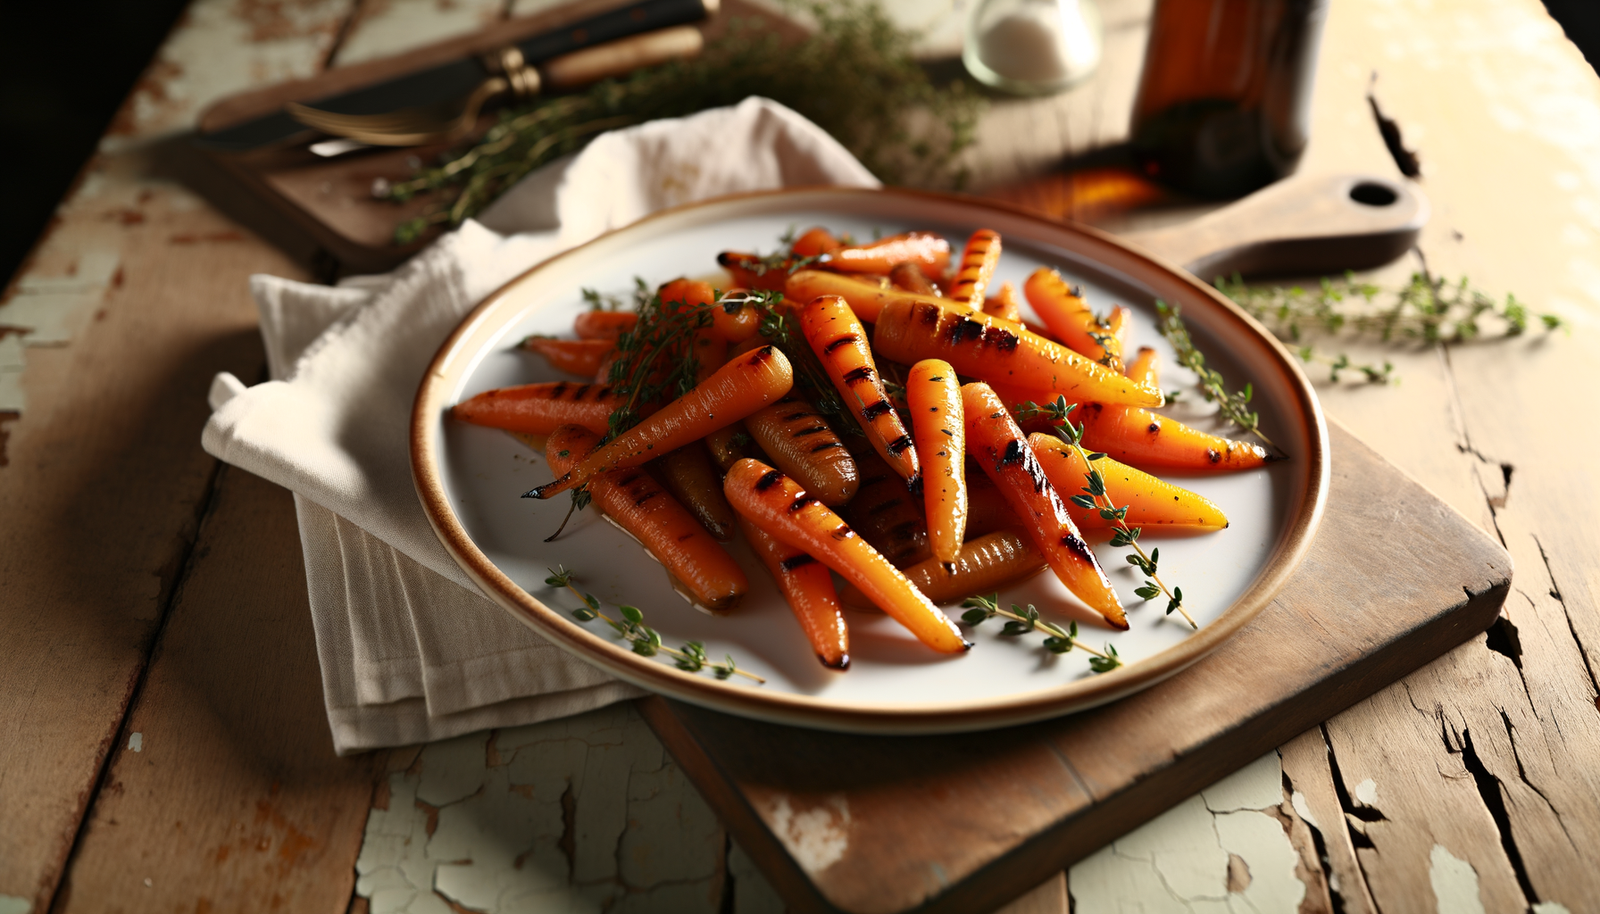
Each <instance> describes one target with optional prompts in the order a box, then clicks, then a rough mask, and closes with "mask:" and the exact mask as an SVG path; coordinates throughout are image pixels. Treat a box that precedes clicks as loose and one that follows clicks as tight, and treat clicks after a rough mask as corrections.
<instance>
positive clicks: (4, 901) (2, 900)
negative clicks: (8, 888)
mask: <svg viewBox="0 0 1600 914" xmlns="http://www.w3.org/2000/svg"><path fill="white" fill-rule="evenodd" d="M32 910H33V902H31V901H29V900H28V899H26V898H20V897H18V896H16V895H0V914H29V912H31V911H32Z"/></svg>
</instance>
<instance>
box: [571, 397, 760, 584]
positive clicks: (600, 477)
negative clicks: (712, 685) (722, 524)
mask: <svg viewBox="0 0 1600 914" xmlns="http://www.w3.org/2000/svg"><path fill="white" fill-rule="evenodd" d="M599 441H600V437H599V436H598V435H596V434H595V433H594V432H591V431H589V430H588V429H584V428H579V427H578V426H576V425H563V426H561V427H560V428H558V429H556V430H555V432H554V433H553V434H552V435H551V436H550V441H549V443H548V444H546V445H545V455H546V456H547V457H548V458H549V460H550V465H551V466H552V467H554V468H555V469H556V472H559V473H566V472H569V471H571V470H572V468H573V467H574V466H576V465H578V463H579V461H580V459H581V458H582V457H583V455H584V454H586V453H589V452H590V451H591V450H592V449H593V448H594V446H595V445H596V444H597V443H599ZM588 485H589V494H590V496H591V497H592V498H593V499H594V503H595V505H597V506H598V507H599V508H600V510H601V511H603V512H605V513H606V514H607V515H608V516H610V517H611V519H612V520H615V521H616V522H617V524H618V525H619V526H620V527H622V529H624V530H626V531H628V532H629V533H630V534H632V535H633V537H634V538H635V539H637V540H638V541H639V542H640V543H642V544H643V545H644V547H645V548H646V549H648V550H649V551H650V554H651V555H652V556H654V557H655V559H656V561H658V562H660V563H661V564H663V565H665V566H666V568H667V573H668V574H670V575H671V576H672V578H673V579H674V583H675V584H677V585H680V586H681V588H682V590H683V591H686V595H687V596H688V597H689V598H690V599H691V601H692V602H693V603H695V604H696V605H698V606H703V607H705V608H706V609H709V610H711V611H713V612H726V611H728V610H730V609H733V608H734V607H735V606H737V605H739V601H740V600H741V599H742V598H743V597H744V595H745V594H746V593H747V592H748V591H749V590H750V582H749V580H748V579H747V578H746V577H745V576H744V572H743V571H741V570H740V568H739V564H738V563H737V562H735V561H734V560H733V557H732V556H730V555H729V554H728V551H727V550H726V549H723V548H722V547H721V546H719V545H717V543H716V542H715V541H714V540H712V539H711V537H710V536H709V535H708V534H707V533H706V531H705V530H704V529H702V528H701V527H700V524H699V523H698V522H696V521H695V519H694V517H692V516H691V515H690V514H689V512H688V511H685V510H684V509H683V506H682V505H680V504H678V503H677V502H676V501H674V500H673V498H672V496H671V495H668V494H667V493H666V492H665V491H663V490H662V488H661V486H660V485H658V484H657V483H656V481H655V480H654V479H653V478H651V476H650V474H649V473H646V472H645V471H644V470H643V469H639V468H635V469H621V470H612V471H610V472H605V473H599V474H596V475H594V476H592V477H590V479H589V480H588Z"/></svg>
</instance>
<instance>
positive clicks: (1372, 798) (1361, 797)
mask: <svg viewBox="0 0 1600 914" xmlns="http://www.w3.org/2000/svg"><path fill="white" fill-rule="evenodd" d="M1356 802H1357V803H1360V804H1361V805H1362V806H1372V807H1376V806H1377V805H1378V784H1377V782H1376V781H1374V780H1372V778H1367V779H1366V780H1364V781H1362V782H1361V783H1359V784H1357V785H1356Z"/></svg>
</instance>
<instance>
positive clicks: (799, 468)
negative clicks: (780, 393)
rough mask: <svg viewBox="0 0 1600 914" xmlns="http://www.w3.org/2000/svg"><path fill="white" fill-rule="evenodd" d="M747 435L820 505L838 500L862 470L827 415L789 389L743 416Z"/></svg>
mask: <svg viewBox="0 0 1600 914" xmlns="http://www.w3.org/2000/svg"><path fill="white" fill-rule="evenodd" d="M744 426H745V428H746V429H747V430H749V432H750V437H751V438H753V439H755V442H756V444H759V445H761V449H762V450H764V451H766V452H767V454H768V456H770V457H771V458H772V462H773V463H775V464H777V465H778V469H780V470H783V471H784V472H785V473H787V474H789V475H790V476H791V477H793V478H794V480H795V481H796V482H798V483H799V484H800V485H801V486H803V487H804V488H805V490H806V491H807V492H810V493H811V494H813V495H815V496H817V498H819V499H821V500H822V503H823V504H825V505H830V506H833V505H842V504H844V503H845V502H847V501H849V500H850V499H851V498H852V497H854V496H855V494H856V489H857V487H859V486H860V484H861V476H860V474H859V473H858V472H857V470H856V462H855V459H854V458H853V457H851V456H850V452H849V451H847V450H845V447H844V444H843V443H842V442H840V441H839V436H838V435H837V434H835V433H834V431H833V429H832V428H829V427H828V420H826V419H824V418H823V417H822V414H821V413H819V412H817V410H816V408H815V407H813V406H812V405H811V404H810V403H807V402H806V401H805V400H803V399H801V398H799V397H797V396H795V395H794V393H793V392H790V393H789V394H788V395H786V396H785V397H784V398H783V399H781V400H779V401H778V402H776V403H774V404H772V405H771V406H768V407H764V408H762V409H758V410H756V411H755V412H754V413H751V414H750V416H749V418H747V419H745V420H744Z"/></svg>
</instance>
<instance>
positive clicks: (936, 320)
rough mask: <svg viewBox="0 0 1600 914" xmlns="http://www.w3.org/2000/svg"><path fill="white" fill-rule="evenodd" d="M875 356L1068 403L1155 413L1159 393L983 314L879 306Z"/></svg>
mask: <svg viewBox="0 0 1600 914" xmlns="http://www.w3.org/2000/svg"><path fill="white" fill-rule="evenodd" d="M872 342H873V346H874V347H875V349H876V350H877V352H878V354H879V355H880V356H882V357H883V358H886V359H892V360H894V361H896V362H904V363H906V364H908V365H909V364H914V363H916V362H919V361H921V360H923V359H943V360H944V361H946V362H949V363H950V364H951V365H953V366H955V369H956V371H958V372H960V373H961V374H963V375H967V376H969V377H974V378H981V379H983V380H985V381H993V382H998V383H1001V384H1008V385H1011V386H1014V387H1021V388H1025V389H1030V390H1049V391H1053V392H1054V393H1057V394H1062V395H1064V396H1066V397H1067V398H1068V399H1082V400H1100V401H1103V402H1107V403H1128V404H1131V405H1134V406H1160V405H1161V402H1162V398H1161V391H1160V390H1157V389H1154V388H1149V387H1142V386H1140V385H1137V384H1135V383H1133V382H1132V381H1130V380H1128V379H1127V378H1125V377H1123V376H1122V374H1121V373H1120V372H1115V371H1112V370H1110V369H1109V368H1106V367H1105V366H1104V365H1100V364H1098V363H1096V362H1095V361H1093V360H1092V359H1089V358H1087V357H1085V356H1082V355H1079V354H1078V353H1076V352H1073V351H1072V350H1070V349H1067V348H1065V347H1063V346H1061V345H1059V344H1057V343H1052V342H1050V341H1049V340H1047V339H1044V338H1043V337H1040V336H1038V335H1037V334H1034V333H1030V332H1028V331H1026V330H1023V331H1021V332H1018V331H1014V330H1010V329H1007V328H1006V327H1004V326H1002V325H1001V324H1000V322H998V321H996V320H995V318H993V317H990V316H988V315H985V314H971V315H962V314H957V313H954V312H951V311H948V310H946V309H944V308H941V307H940V306H938V305H937V304H927V303H923V302H911V301H896V302H891V303H889V304H887V305H885V306H884V309H883V311H882V312H881V313H880V314H879V315H878V322H877V324H876V325H875V326H874V328H873V332H872Z"/></svg>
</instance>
